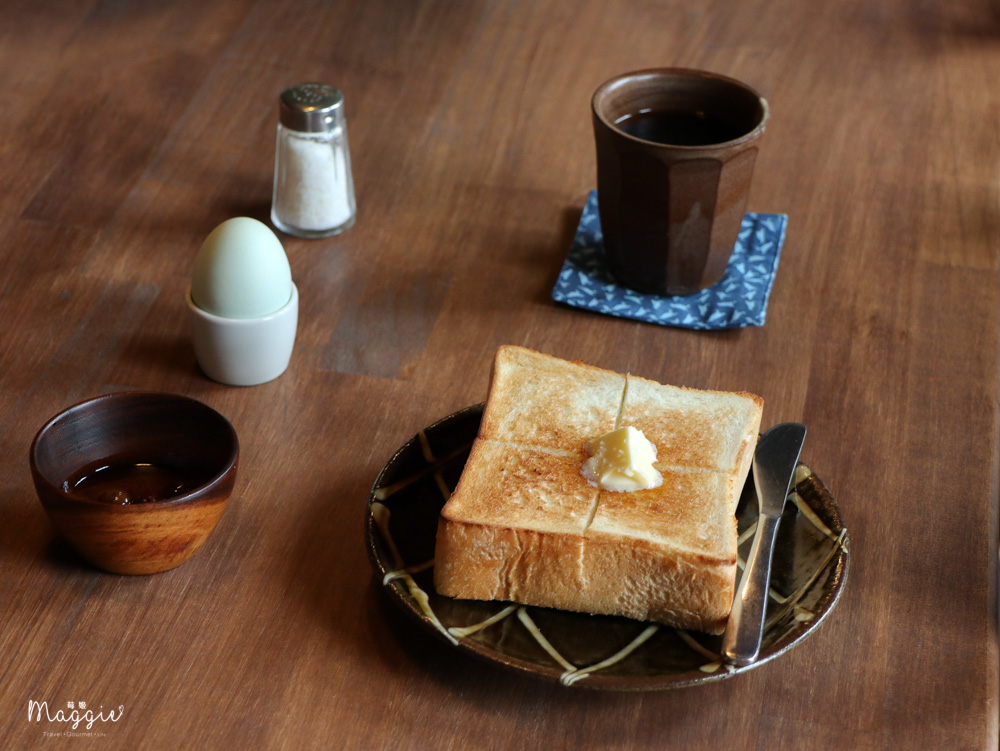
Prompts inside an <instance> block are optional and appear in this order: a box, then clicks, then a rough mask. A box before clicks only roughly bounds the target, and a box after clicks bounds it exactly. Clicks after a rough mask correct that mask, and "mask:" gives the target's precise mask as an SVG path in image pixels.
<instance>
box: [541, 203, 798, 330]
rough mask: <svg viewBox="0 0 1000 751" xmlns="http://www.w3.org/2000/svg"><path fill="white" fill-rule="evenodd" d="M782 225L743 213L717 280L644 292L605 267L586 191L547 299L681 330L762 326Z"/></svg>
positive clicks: (775, 217) (778, 219)
mask: <svg viewBox="0 0 1000 751" xmlns="http://www.w3.org/2000/svg"><path fill="white" fill-rule="evenodd" d="M787 224H788V217H787V216H786V215H785V214H758V213H748V214H746V215H745V216H744V217H743V226H742V227H741V228H740V236H739V239H738V240H737V241H736V248H735V250H734V251H733V257H732V258H731V259H730V260H729V266H728V267H727V268H726V273H725V274H724V275H723V276H722V279H720V280H719V281H718V282H716V283H715V284H713V285H712V286H711V287H709V288H708V289H705V290H702V291H701V292H697V293H695V294H693V295H686V296H684V297H660V296H658V295H648V294H644V293H642V292H636V291H634V290H631V289H628V288H626V287H622V286H620V285H619V284H618V282H617V280H615V279H614V277H612V276H611V272H610V271H608V267H607V264H606V263H605V260H604V248H603V246H602V245H601V239H602V238H601V221H600V218H599V217H598V215H597V191H596V190H592V191H590V195H589V196H588V197H587V205H586V206H585V207H584V209H583V216H582V217H580V225H579V226H578V227H577V229H576V237H575V238H574V239H573V245H572V246H571V247H570V249H569V255H568V256H567V257H566V263H564V264H563V267H562V271H561V272H560V273H559V280H558V281H557V282H556V286H555V289H553V290H552V299H553V300H555V301H556V302H561V303H566V304H567V305H572V306H574V307H577V308H584V309H586V310H592V311H595V312H597V313H606V314H607V315H612V316H618V317H619V318H632V319H634V320H637V321H647V322H649V323H658V324H661V325H663V326H679V327H681V328H686V329H705V330H711V329H735V328H741V327H743V326H763V325H764V316H765V315H766V313H767V298H768V295H770V294H771V284H772V283H773V282H774V275H775V272H776V271H777V270H778V259H779V258H780V256H781V245H782V243H783V242H784V241H785V227H786V225H787Z"/></svg>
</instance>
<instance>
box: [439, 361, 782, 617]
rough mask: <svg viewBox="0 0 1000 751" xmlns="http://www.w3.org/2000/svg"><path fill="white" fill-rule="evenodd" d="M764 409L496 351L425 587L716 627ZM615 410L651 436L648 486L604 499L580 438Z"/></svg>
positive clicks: (616, 416)
mask: <svg viewBox="0 0 1000 751" xmlns="http://www.w3.org/2000/svg"><path fill="white" fill-rule="evenodd" d="M762 406H763V402H762V400H761V399H760V398H759V397H757V396H755V395H753V394H745V393H738V394H737V393H728V392H718V391H699V390H696V389H683V388H678V387H673V386H663V385H661V384H658V383H656V382H654V381H650V380H647V379H643V378H638V377H635V376H631V375H630V376H628V377H627V378H626V376H623V375H621V374H618V373H614V372H612V371H607V370H602V369H600V368H595V367H592V366H589V365H583V364H581V363H572V362H568V361H565V360H560V359H558V358H555V357H551V356H549V355H544V354H541V353H537V352H534V351H532V350H527V349H524V348H521V347H501V348H500V350H499V351H498V353H497V357H496V360H495V363H494V370H493V377H492V381H491V386H490V396H489V400H488V402H487V406H486V408H485V411H484V415H483V421H482V424H481V427H480V432H479V437H478V438H477V439H476V441H475V443H474V445H473V448H472V452H471V453H470V456H469V460H468V461H467V463H466V468H465V471H464V472H463V474H462V478H461V480H460V481H459V483H458V486H457V487H456V488H455V492H454V493H453V494H452V496H451V498H450V499H449V501H448V502H447V504H445V506H444V508H443V509H442V513H441V519H440V521H439V525H438V535H437V550H436V553H435V570H434V582H435V587H436V588H437V590H438V592H439V593H441V594H444V595H447V596H451V597H460V598H468V599H481V600H509V601H513V602H518V603H523V604H529V605H538V606H545V607H556V608H562V609H565V610H574V611H579V612H586V613H600V614H609V615H623V616H627V617H630V618H636V619H639V620H651V621H657V622H661V623H666V624H669V625H673V626H677V627H679V628H687V629H697V630H700V631H706V632H708V633H721V632H722V631H723V630H724V628H725V624H726V621H727V618H728V614H729V608H730V606H731V603H732V598H733V592H734V589H735V578H736V520H735V518H734V512H735V508H736V503H737V502H738V500H739V494H740V491H741V490H742V487H743V483H744V481H745V479H746V475H747V473H748V471H749V467H750V461H751V459H752V456H753V447H754V443H755V441H756V437H757V432H758V430H759V427H760V418H761V411H762ZM619 420H620V422H621V424H625V425H633V426H635V427H637V428H639V429H640V430H642V431H643V433H644V434H645V435H646V437H647V438H648V439H650V440H652V442H653V443H654V445H656V447H657V451H658V456H657V463H656V466H657V469H659V470H660V472H661V473H662V474H663V476H664V483H663V484H662V485H661V486H660V487H658V488H655V489H652V490H646V491H638V492H632V493H612V492H609V491H604V490H598V489H597V488H595V487H593V486H591V485H589V484H588V483H587V482H586V480H585V479H584V478H583V477H582V475H580V472H579V470H580V466H581V465H582V462H583V460H584V458H585V456H584V454H583V452H582V446H583V444H584V443H585V442H586V441H588V440H590V439H592V438H595V437H597V436H599V435H601V434H603V433H605V432H608V431H610V430H612V429H614V427H616V424H617V423H618V422H619Z"/></svg>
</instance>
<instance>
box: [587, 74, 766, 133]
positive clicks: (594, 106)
mask: <svg viewBox="0 0 1000 751" xmlns="http://www.w3.org/2000/svg"><path fill="white" fill-rule="evenodd" d="M663 75H674V76H686V77H690V78H707V79H713V80H716V81H720V82H722V83H727V84H729V85H732V86H735V87H737V88H740V89H742V90H743V91H745V92H747V93H749V94H752V95H753V96H755V97H757V100H758V101H759V102H760V105H761V109H762V113H761V117H760V122H758V123H757V125H756V126H754V127H753V128H752V129H751V130H749V131H747V132H746V133H744V134H743V135H741V136H739V137H737V138H733V139H730V140H728V141H719V142H718V143H710V144H700V145H690V144H672V143H660V142H657V141H648V140H646V139H644V138H638V137H637V136H633V135H631V134H629V133H626V132H625V131H623V130H622V129H621V128H619V127H617V126H616V125H615V124H614V123H613V122H611V121H609V120H608V119H607V118H606V117H605V116H604V114H603V113H602V112H601V111H600V109H599V108H598V98H599V97H601V96H602V95H603V94H605V93H606V92H607V91H608V90H609V89H611V88H613V87H615V86H617V85H620V84H622V83H623V82H625V81H627V80H630V79H636V78H640V77H653V76H663ZM590 109H591V112H592V113H593V115H594V117H596V118H598V119H599V120H600V121H601V122H602V123H603V124H604V125H605V126H607V127H608V128H609V129H610V130H611V131H612V132H614V133H615V134H617V135H619V136H621V137H622V138H625V139H627V140H629V141H633V142H635V143H637V144H642V145H643V146H647V147H659V148H663V149H671V150H675V149H676V150H678V151H692V152H695V151H705V150H706V149H710V150H718V149H719V148H722V147H729V146H736V145H739V144H742V143H744V142H746V141H749V140H752V139H753V138H756V137H757V136H758V135H760V133H762V132H763V131H764V129H765V127H766V126H767V123H768V120H769V119H770V116H771V108H770V106H769V105H768V103H767V99H765V98H764V97H763V96H762V95H761V94H760V92H759V91H757V90H756V89H755V88H754V87H753V86H751V85H750V84H748V83H745V82H743V81H740V80H738V79H736V78H732V77H731V76H727V75H723V74H722V73H714V72H712V71H707V70H699V69H697V68H678V67H667V68H642V69H640V70H633V71H628V72H626V73H619V74H618V75H615V76H612V77H611V78H609V79H607V80H606V81H604V83H602V84H601V85H600V86H598V87H597V88H596V89H595V90H594V93H593V95H592V96H591V98H590Z"/></svg>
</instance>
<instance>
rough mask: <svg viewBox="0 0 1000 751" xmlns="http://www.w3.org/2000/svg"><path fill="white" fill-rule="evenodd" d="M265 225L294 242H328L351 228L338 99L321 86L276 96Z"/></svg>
mask: <svg viewBox="0 0 1000 751" xmlns="http://www.w3.org/2000/svg"><path fill="white" fill-rule="evenodd" d="M279 102H280V104H279V118H278V140H277V147H276V149H275V156H274V195H273V197H272V201H271V221H272V222H274V226H275V227H277V228H278V229H280V230H281V231H282V232H284V233H286V234H289V235H294V236H295V237H307V238H315V237H329V236H330V235H336V234H338V233H340V232H343V231H344V230H346V229H348V228H350V227H351V226H352V225H353V224H354V217H355V212H356V210H357V209H356V206H355V202H354V180H353V179H352V177H351V157H350V152H349V151H348V148H347V121H346V120H345V118H344V95H343V94H341V93H340V90H339V89H336V88H334V87H333V86H328V85H327V84H324V83H301V84H298V85H297V86H293V87H291V88H289V89H285V91H283V92H282V93H281V97H280V99H279Z"/></svg>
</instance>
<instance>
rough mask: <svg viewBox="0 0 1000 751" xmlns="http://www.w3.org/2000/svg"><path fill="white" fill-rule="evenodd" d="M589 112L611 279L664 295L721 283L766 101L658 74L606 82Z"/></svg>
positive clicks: (727, 87)
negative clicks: (590, 112)
mask: <svg viewBox="0 0 1000 751" xmlns="http://www.w3.org/2000/svg"><path fill="white" fill-rule="evenodd" d="M591 109H592V115H593V123H594V138H595V142H596V145H597V200H598V207H599V211H600V218H601V229H602V232H603V235H604V247H605V252H606V255H607V262H608V266H609V268H610V270H611V273H612V274H614V276H615V277H616V278H617V279H618V280H619V281H620V282H621V283H622V284H624V285H626V286H628V287H631V288H632V289H635V290H638V291H640V292H647V293H653V294H657V295H687V294H691V293H694V292H697V291H699V290H702V289H705V288H706V287H710V286H711V285H713V284H715V282H717V281H718V280H719V279H720V278H721V277H722V275H723V273H725V270H726V266H727V265H728V263H729V259H730V256H731V255H732V253H733V249H734V248H735V246H736V239H737V236H738V235H739V230H740V225H741V223H742V220H743V212H744V208H745V206H746V200H747V195H748V193H749V190H750V178H751V176H752V174H753V166H754V161H755V159H756V156H757V148H758V145H759V143H760V138H761V135H762V134H763V133H764V127H765V125H766V124H767V119H768V106H767V102H766V101H765V100H764V99H763V97H761V96H760V94H758V93H757V92H756V91H754V90H753V89H752V88H750V87H749V86H747V85H746V84H744V83H740V82H739V81H736V80H734V79H732V78H727V77H726V76H721V75H717V74H715V73H707V72H704V71H698V70H687V69H683V68H657V69H651V70H641V71H636V72H634V73H626V74H624V75H620V76H617V77H615V78H612V79H611V80H610V81H607V82H605V83H603V84H602V85H601V86H600V87H598V89H597V91H596V92H595V93H594V96H593V99H592V102H591Z"/></svg>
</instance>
